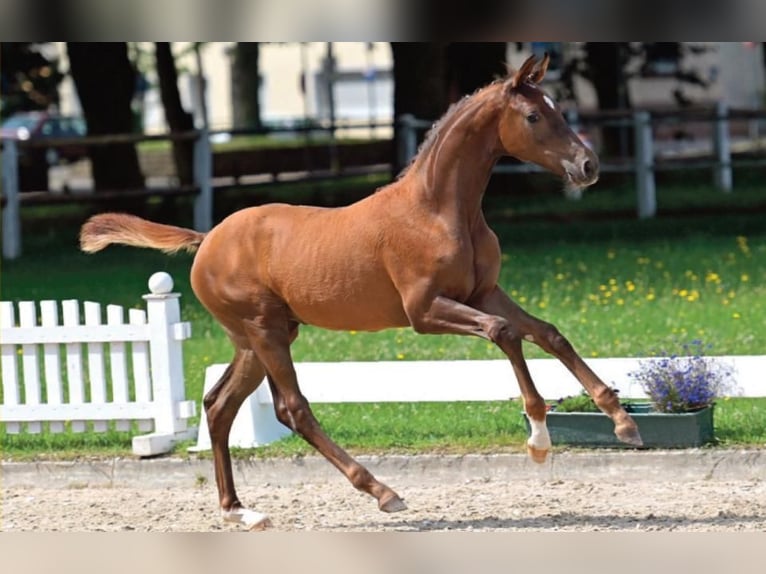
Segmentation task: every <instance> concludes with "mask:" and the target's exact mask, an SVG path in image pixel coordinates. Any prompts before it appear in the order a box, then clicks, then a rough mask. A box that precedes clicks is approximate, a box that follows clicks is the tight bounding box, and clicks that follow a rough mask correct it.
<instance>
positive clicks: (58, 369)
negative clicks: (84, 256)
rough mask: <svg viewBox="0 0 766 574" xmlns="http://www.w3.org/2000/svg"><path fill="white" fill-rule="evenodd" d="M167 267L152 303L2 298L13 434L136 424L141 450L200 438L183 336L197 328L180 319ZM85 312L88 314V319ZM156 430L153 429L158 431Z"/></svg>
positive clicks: (1, 335)
mask: <svg viewBox="0 0 766 574" xmlns="http://www.w3.org/2000/svg"><path fill="white" fill-rule="evenodd" d="M172 288H173V280H172V279H171V277H170V275H168V274H167V273H164V272H159V273H155V274H154V275H152V276H151V277H150V279H149V289H150V291H151V293H150V294H149V295H144V297H143V298H144V300H145V301H146V310H143V309H129V310H128V321H127V323H126V322H125V310H124V309H123V308H122V307H120V306H118V305H108V306H107V307H106V323H105V324H104V323H103V322H102V319H103V316H102V309H101V305H100V304H99V303H93V302H89V301H86V302H85V303H83V304H82V306H81V305H80V302H78V301H76V300H68V301H62V302H61V316H62V318H63V321H61V322H59V317H60V315H59V303H58V302H57V301H40V302H39V322H38V305H37V303H36V302H35V301H21V302H19V303H18V304H17V305H14V304H13V303H12V302H10V301H2V302H0V349H1V353H2V376H3V381H2V387H3V402H2V405H0V423H3V424H4V425H5V428H6V430H7V432H8V433H19V432H23V431H26V432H29V433H39V432H42V431H43V430H44V427H43V424H44V423H47V429H48V431H49V432H54V433H56V432H62V431H64V429H65V428H66V423H69V424H70V426H71V429H72V431H74V432H83V431H85V430H91V429H92V430H93V431H97V432H103V431H106V430H107V429H109V428H110V421H114V423H113V426H114V428H115V429H116V430H124V431H130V430H131V429H132V426H133V425H132V422H133V421H137V423H136V424H137V426H138V429H139V431H141V432H148V434H144V435H139V436H135V437H133V452H134V453H135V454H137V455H140V456H150V455H154V454H159V453H163V452H168V451H169V450H171V448H172V446H173V444H174V443H175V442H176V441H178V440H181V439H185V438H193V437H194V436H195V435H196V429H195V428H189V427H188V426H187V419H189V418H190V417H193V416H194V415H195V411H196V407H195V402H194V401H190V400H186V398H185V394H186V393H185V389H184V375H183V355H182V348H181V343H182V341H183V340H184V339H187V338H189V337H190V336H191V326H190V324H189V323H187V322H182V321H181V320H180V307H179V294H178V293H171V290H172ZM81 318H84V321H82V320H81ZM150 431H152V432H150Z"/></svg>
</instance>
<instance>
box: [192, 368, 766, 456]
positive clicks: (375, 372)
mask: <svg viewBox="0 0 766 574" xmlns="http://www.w3.org/2000/svg"><path fill="white" fill-rule="evenodd" d="M711 358H712V357H711ZM715 359H716V361H720V362H721V363H723V364H727V365H729V366H730V367H731V368H732V376H733V380H732V386H733V388H734V389H736V392H735V394H736V395H737V396H745V397H764V396H766V378H764V376H763V373H764V372H766V355H754V356H722V357H715ZM643 360H646V359H640V358H608V359H607V358H604V359H586V361H585V362H586V363H588V365H589V366H590V367H591V368H592V369H593V370H594V371H595V372H596V373H598V374H599V376H601V378H602V379H603V380H604V382H606V383H607V384H608V385H609V386H611V387H613V388H616V389H618V390H619V392H620V397H622V398H626V399H627V398H644V397H646V394H645V393H644V391H643V390H642V389H641V386H640V384H638V383H637V382H636V381H635V380H634V379H632V378H631V377H630V376H629V373H630V372H632V371H635V370H636V369H637V368H638V366H639V362H640V361H643ZM527 363H528V365H529V371H530V373H531V375H532V378H533V379H534V380H535V382H536V383H537V385H538V389H539V390H540V393H541V394H542V395H543V396H544V397H545V398H548V399H554V400H555V399H558V398H561V397H566V396H570V395H576V394H578V393H580V392H581V391H582V387H581V386H580V384H579V383H578V382H577V380H576V379H575V378H574V376H572V374H571V373H570V372H569V371H568V370H567V369H566V367H564V366H563V365H562V364H561V362H559V361H558V360H556V359H530V360H529V361H527ZM225 369H226V365H224V364H217V365H211V366H209V367H208V368H207V371H206V373H205V392H207V391H208V390H209V389H210V388H212V386H213V385H214V384H215V383H216V382H217V381H218V379H219V378H220V377H221V375H222V374H223V372H224V370H225ZM295 369H296V372H297V375H298V381H299V383H300V386H301V392H302V393H303V395H304V396H305V397H306V398H307V399H308V401H309V402H310V403H369V402H445V401H502V400H509V399H513V398H518V397H519V389H518V385H517V384H516V380H515V378H514V376H513V371H512V369H511V365H510V363H509V362H508V361H506V360H491V361H390V362H386V361H379V362H342V363H296V365H295ZM520 408H521V407H520V406H519V409H520ZM200 429H203V431H201V432H200V433H199V437H198V439H197V445H196V446H195V447H193V448H192V449H190V450H193V451H202V450H208V449H209V448H210V437H209V435H208V433H207V432H205V430H204V429H207V421H206V419H205V413H204V412H203V413H202V418H201V420H200ZM289 433H290V431H289V430H288V429H287V428H286V427H285V426H283V425H282V424H280V423H279V422H278V421H277V419H276V417H275V415H274V406H273V401H272V398H271V391H270V390H269V386H268V385H266V384H262V385H261V386H259V387H258V389H257V390H256V391H255V393H253V394H252V395H250V397H248V399H247V400H246V401H245V403H244V404H243V405H242V407H241V408H240V410H239V412H238V413H237V416H236V418H235V419H234V424H233V426H232V430H231V434H230V436H229V444H230V445H231V446H235V447H240V448H252V447H257V446H262V445H266V444H269V443H270V442H273V441H275V440H277V439H279V438H281V437H283V436H285V435H287V434H289Z"/></svg>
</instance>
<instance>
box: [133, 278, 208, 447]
mask: <svg viewBox="0 0 766 574" xmlns="http://www.w3.org/2000/svg"><path fill="white" fill-rule="evenodd" d="M172 289H173V279H172V278H171V277H170V275H168V274H167V273H165V272H163V271H160V272H158V273H155V274H154V275H152V276H151V277H150V278H149V290H150V291H151V294H150V295H144V297H143V298H144V300H145V301H146V313H147V322H148V324H149V329H150V333H151V338H150V339H149V356H150V363H151V366H150V368H151V378H152V403H153V404H154V405H155V409H156V410H155V416H154V432H153V433H151V434H148V435H142V436H137V437H134V438H133V452H134V453H136V454H138V455H139V456H151V455H154V454H158V453H162V452H168V451H169V450H171V449H172V447H173V444H174V443H175V442H176V441H178V440H183V439H186V438H191V437H192V436H193V434H194V432H195V431H196V429H187V427H186V420H185V419H186V418H188V417H189V416H193V414H194V412H193V411H194V403H193V402H192V401H186V398H185V395H186V391H185V388H184V372H183V351H182V348H181V342H182V341H183V340H184V339H188V338H189V336H190V335H191V326H190V324H189V323H186V322H184V323H182V322H181V310H180V306H179V302H178V299H179V298H180V296H181V295H180V294H179V293H171V291H172Z"/></svg>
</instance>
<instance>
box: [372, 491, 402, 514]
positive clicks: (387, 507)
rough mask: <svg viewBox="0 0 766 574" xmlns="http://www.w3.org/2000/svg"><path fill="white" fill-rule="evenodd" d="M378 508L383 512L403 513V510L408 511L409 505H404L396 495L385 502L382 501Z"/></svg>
mask: <svg viewBox="0 0 766 574" xmlns="http://www.w3.org/2000/svg"><path fill="white" fill-rule="evenodd" d="M378 508H380V509H381V510H382V511H383V512H401V511H402V510H407V505H406V504H404V501H403V500H402V499H401V498H399V497H398V496H397V495H396V494H394V495H393V496H390V497H388V498H386V499H385V500H381V501H380V503H379V504H378Z"/></svg>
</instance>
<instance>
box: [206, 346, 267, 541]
mask: <svg viewBox="0 0 766 574" xmlns="http://www.w3.org/2000/svg"><path fill="white" fill-rule="evenodd" d="M264 374H265V371H264V369H263V366H262V365H261V363H260V361H259V360H258V358H257V357H256V356H255V354H254V353H253V351H251V350H249V349H248V350H244V349H237V352H236V353H235V355H234V359H233V360H232V362H231V364H230V365H229V366H228V368H227V369H226V372H225V373H224V374H223V376H222V377H221V379H220V380H219V381H218V382H217V383H216V385H215V386H214V387H213V388H212V389H210V392H209V393H208V394H207V395H206V396H205V400H204V404H205V414H206V415H207V423H208V429H209V431H210V442H211V446H212V450H213V460H214V468H215V481H216V484H217V485H218V496H219V502H220V505H221V515H222V517H223V519H224V520H225V521H226V522H234V523H237V524H243V525H244V526H247V527H248V528H250V529H252V530H260V529H263V528H266V527H267V526H269V524H270V521H269V518H268V516H266V515H265V514H262V513H260V512H255V511H254V510H249V509H247V508H245V507H244V506H243V505H242V503H241V502H240V501H239V498H238V497H237V493H236V491H235V489H234V477H233V474H232V469H231V455H230V453H229V432H230V431H231V425H232V423H233V422H234V417H235V416H236V414H237V411H238V410H239V407H240V406H241V405H242V402H243V401H244V400H245V399H246V398H247V397H248V395H250V394H251V393H252V392H253V391H255V389H256V388H257V387H258V385H259V384H260V383H261V381H263V377H264Z"/></svg>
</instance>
